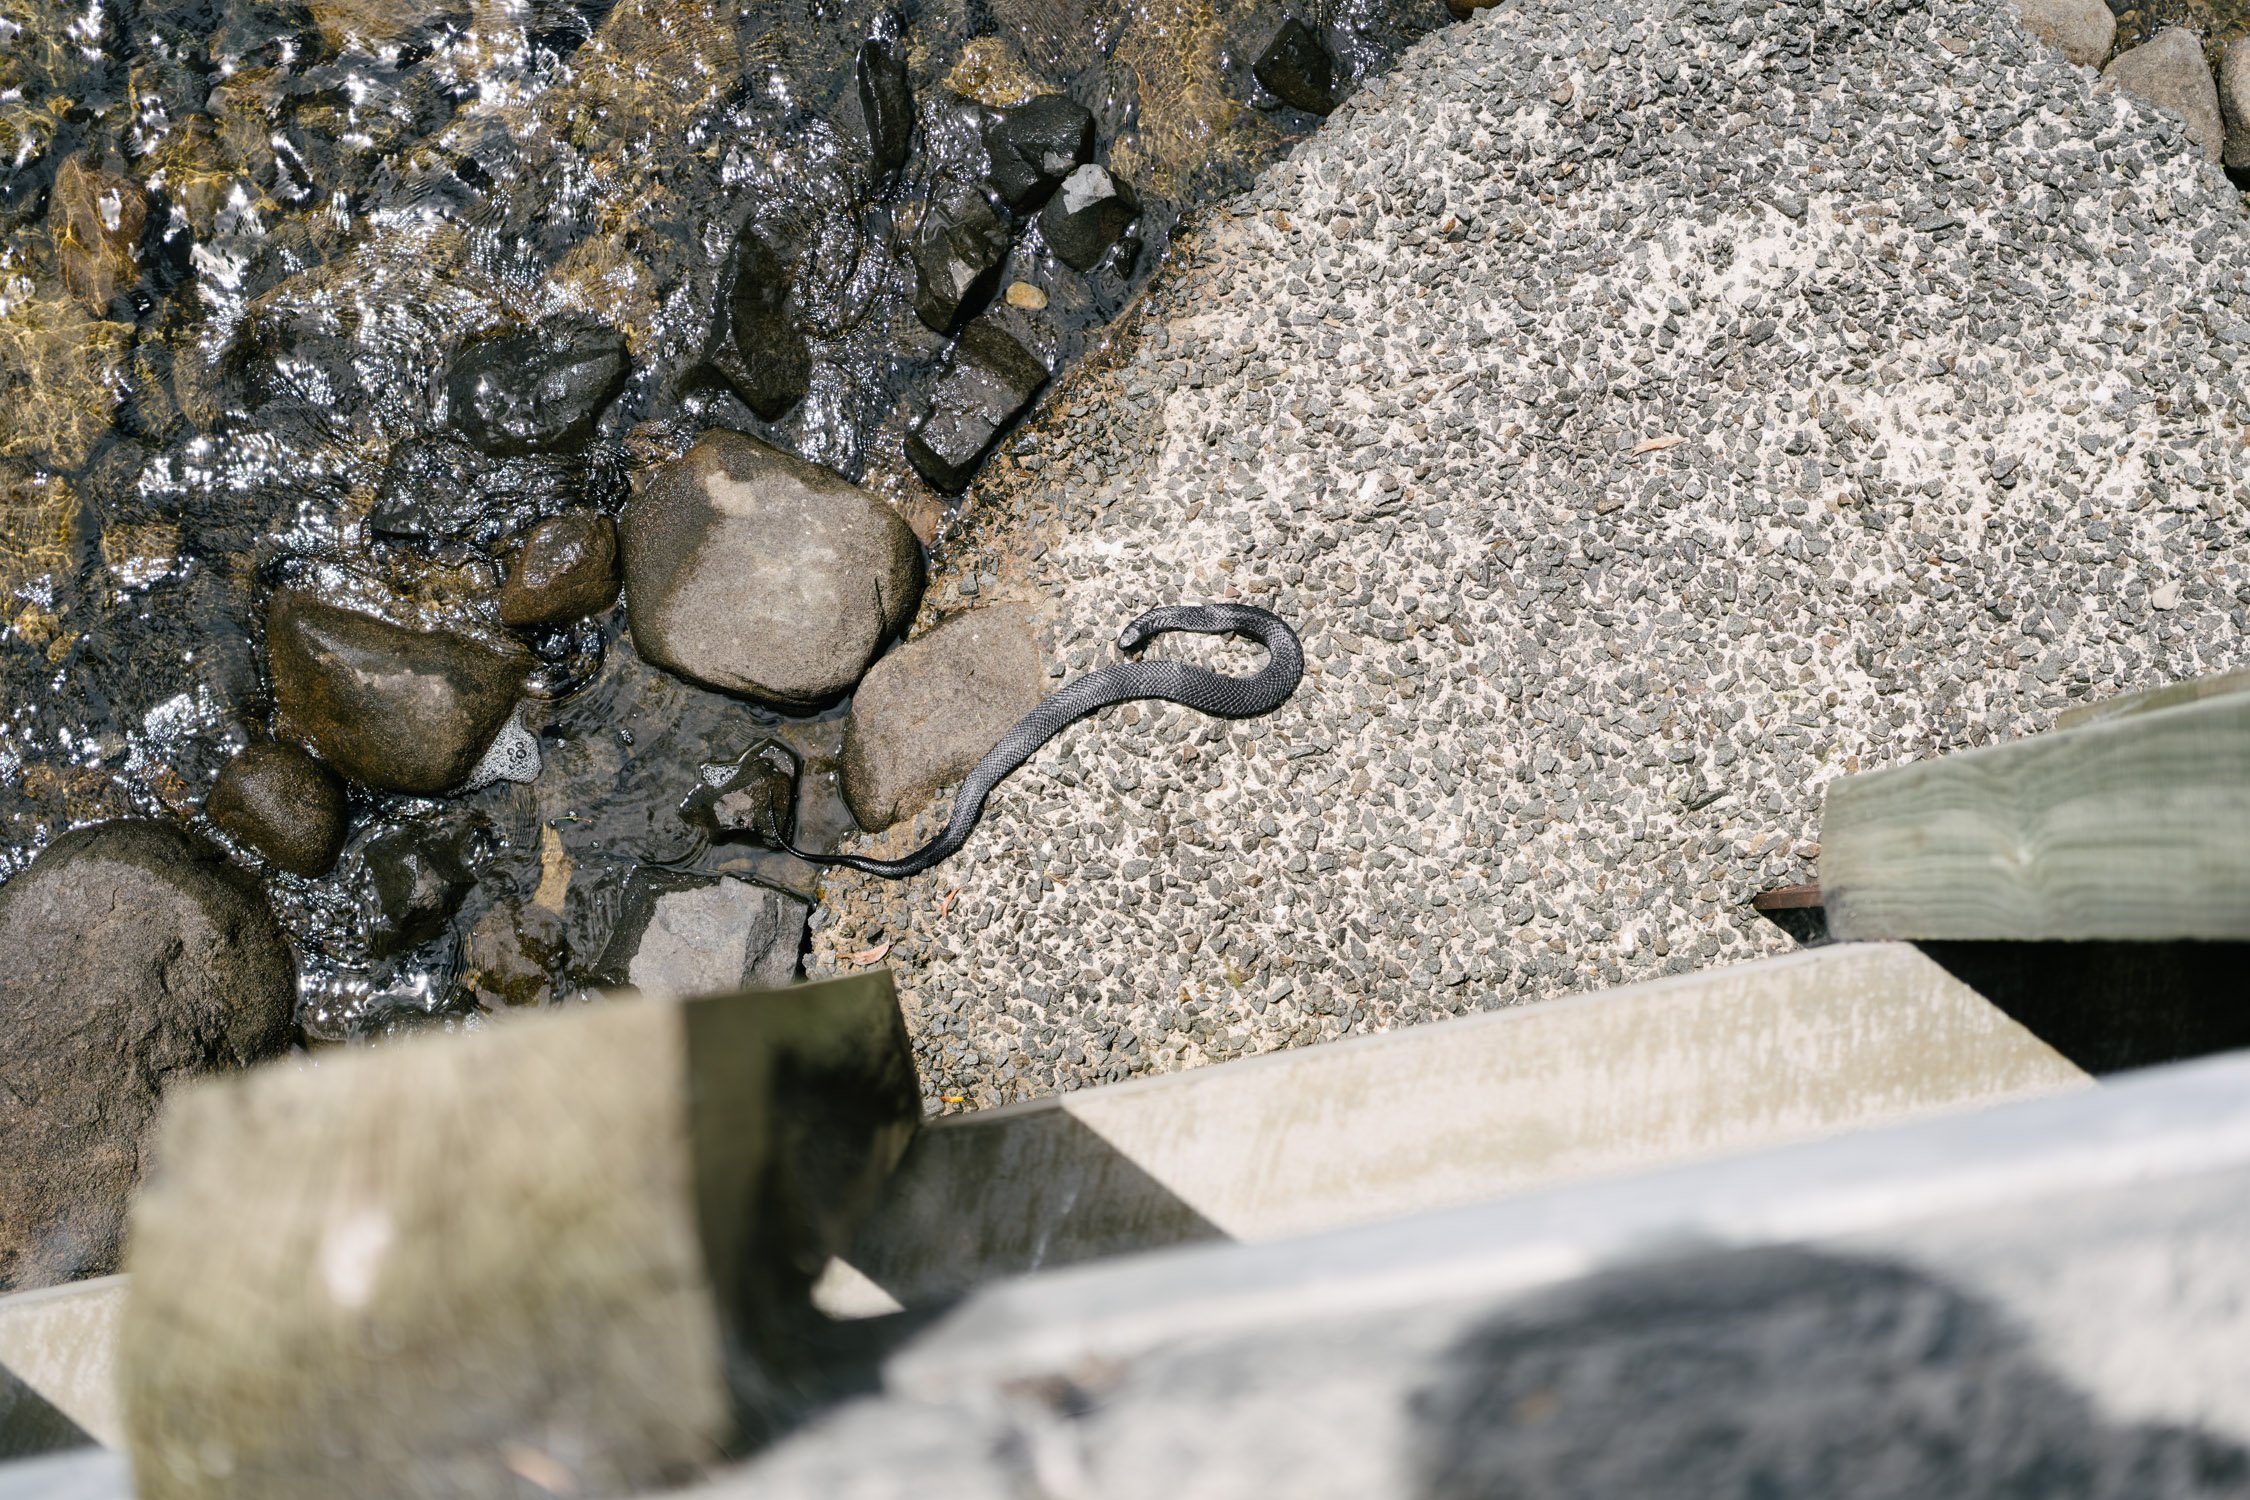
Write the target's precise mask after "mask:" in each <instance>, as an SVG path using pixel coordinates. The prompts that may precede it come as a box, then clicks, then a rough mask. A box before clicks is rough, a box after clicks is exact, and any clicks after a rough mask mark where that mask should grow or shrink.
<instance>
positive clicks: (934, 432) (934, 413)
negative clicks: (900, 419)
mask: <svg viewBox="0 0 2250 1500" xmlns="http://www.w3.org/2000/svg"><path fill="white" fill-rule="evenodd" d="M1058 201H1059V200H1058ZM1046 383H1047V367H1046V366H1044V365H1042V364H1040V363H1039V361H1038V359H1037V358H1035V357H1034V356H1033V355H1032V353H1031V351H1030V350H1028V349H1026V348H1024V346H1023V345H1022V344H1020V343H1018V342H1017V341H1016V339H1015V337H1014V335H1012V334H1010V333H1009V332H1008V331H1007V330H1006V329H1004V328H1002V327H1000V326H999V325H998V324H997V323H995V322H993V321H992V320H991V319H990V318H979V319H977V320H976V321H975V322H974V323H971V324H970V325H969V326H968V327H967V328H966V329H964V330H962V333H961V340H960V342H959V343H957V344H955V345H954V346H953V352H952V355H951V356H950V361H949V363H948V364H947V366H946V369H945V373H944V374H942V375H941V376H939V378H938V383H937V388H936V389H935V390H934V391H932V392H931V393H930V409H929V410H928V411H926V412H924V413H923V414H922V416H921V417H920V418H919V419H918V420H917V421H916V422H915V423H914V425H913V427H912V428H910V429H909V430H908V432H907V435H906V456H907V459H908V461H909V462H911V463H912V464H913V465H914V468H915V470H916V471H917V472H918V473H920V474H921V476H922V477H923V478H924V479H926V480H928V481H929V482H930V483H931V485H933V486H934V487H935V488H937V489H940V490H943V491H944V492H945V493H947V494H949V495H957V494H959V493H960V492H961V491H962V490H964V489H967V488H968V485H969V480H970V478H971V477H972V476H973V475H974V474H975V473H976V471H977V465H978V464H980V463H982V462H983V461H984V456H985V454H986V453H988V452H990V451H991V449H992V445H993V443H994V442H995V441H996V440H997V439H998V438H999V436H1000V434H1001V432H1002V431H1004V430H1005V429H1006V428H1007V426H1008V424H1009V423H1010V422H1013V421H1014V420H1015V419H1016V418H1017V417H1018V416H1020V415H1022V413H1023V410H1024V408H1025V407H1027V406H1029V405H1031V398H1032V397H1034V396H1036V395H1038V394H1039V388H1040V387H1041V386H1042V385H1045V384H1046Z"/></svg>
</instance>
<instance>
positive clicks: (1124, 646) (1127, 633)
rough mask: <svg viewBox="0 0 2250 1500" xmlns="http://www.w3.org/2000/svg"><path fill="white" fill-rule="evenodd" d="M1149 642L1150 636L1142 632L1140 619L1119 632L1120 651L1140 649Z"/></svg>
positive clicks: (1118, 646) (1118, 643)
mask: <svg viewBox="0 0 2250 1500" xmlns="http://www.w3.org/2000/svg"><path fill="white" fill-rule="evenodd" d="M1147 644H1148V637H1147V636H1145V635H1143V634H1142V633H1141V625H1140V622H1139V621H1138V620H1136V621H1134V622H1133V623H1132V624H1130V625H1128V626H1126V627H1125V628H1124V629H1123V630H1120V631H1119V632H1117V649H1118V650H1120V651H1138V650H1140V649H1141V647H1143V646H1145V645H1147Z"/></svg>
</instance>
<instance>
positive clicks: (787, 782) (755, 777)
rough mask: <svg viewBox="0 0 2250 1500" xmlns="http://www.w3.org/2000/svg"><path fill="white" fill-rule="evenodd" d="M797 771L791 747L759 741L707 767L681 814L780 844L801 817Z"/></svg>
mask: <svg viewBox="0 0 2250 1500" xmlns="http://www.w3.org/2000/svg"><path fill="white" fill-rule="evenodd" d="M876 670H877V671H880V670H881V665H880V663H878V664H877V667H876ZM797 771H798V765H797V757H796V756H795V755H794V754H792V753H791V752H790V750H789V747H788V746H786V745H784V744H782V743H781V742H780V741H779V740H760V741H758V743H756V744H755V745H752V746H751V747H750V748H749V749H748V750H745V751H743V752H742V754H741V755H739V756H737V757H735V759H734V760H732V761H723V762H719V763H717V764H714V765H707V766H705V767H703V785H701V786H699V787H697V788H696V789H695V790H694V791H693V792H690V793H689V794H688V798H687V801H685V802H684V803H682V804H681V805H680V816H681V817H683V818H686V819H687V820H688V821H689V822H690V823H693V824H695V825H697V826H698V827H700V828H701V829H703V831H704V832H706V833H708V834H709V835H710V836H711V837H712V838H714V839H754V840H756V841H757V842H759V843H762V844H767V845H774V846H778V845H779V844H780V843H781V841H782V840H783V839H785V838H787V837H789V833H790V828H791V826H792V825H793V824H794V823H795V822H796V820H797Z"/></svg>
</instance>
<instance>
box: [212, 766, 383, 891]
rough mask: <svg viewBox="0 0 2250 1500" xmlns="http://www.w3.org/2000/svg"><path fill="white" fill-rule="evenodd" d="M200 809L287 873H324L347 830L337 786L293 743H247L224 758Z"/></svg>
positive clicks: (347, 814) (347, 820) (340, 790)
mask: <svg viewBox="0 0 2250 1500" xmlns="http://www.w3.org/2000/svg"><path fill="white" fill-rule="evenodd" d="M204 811H205V812H207V813H208V814H210V817H211V821H212V822H214V823H216V824H218V825H219V831H220V832H222V833H224V834H225V835H226V836H227V837H228V838H230V839H233V840H234V841H235V842H236V843H238V844H246V845H248V846H249V847H250V848H252V849H254V850H256V851H257V852H258V853H259V854H260V855H262V856H264V857H265V858H266V859H268V860H271V861H272V862H273V863H274V864H276V865H279V866H280V867H281V868H282V869H284V870H287V871H289V872H290V873H291V874H293V875H324V874H326V873H327V872H328V870H329V868H330V867H331V866H333V865H334V864H335V863H336V856H337V855H338V854H341V853H342V852H343V849H344V835H345V834H346V833H348V832H350V830H351V817H350V811H349V809H347V808H346V807H345V805H344V788H343V786H342V785H341V784H340V783H339V782H338V781H337V780H336V778H335V777H334V776H333V775H331V774H330V772H329V770H328V768H327V767H326V766H324V765H322V764H321V763H320V762H319V761H317V760H314V759H313V758H312V757H311V756H309V755H307V754H306V753H305V752H304V751H302V750H300V749H298V748H297V747H296V746H295V745H282V744H264V745H252V746H251V747H250V748H249V749H247V750H245V751H243V752H242V753H241V754H240V755H237V756H236V757H235V758H234V759H233V760H230V761H228V762H227V768H226V769H225V770H223V771H221V772H220V773H219V781H218V785H216V786H214V787H212V788H211V800H210V801H209V802H207V803H206V804H204Z"/></svg>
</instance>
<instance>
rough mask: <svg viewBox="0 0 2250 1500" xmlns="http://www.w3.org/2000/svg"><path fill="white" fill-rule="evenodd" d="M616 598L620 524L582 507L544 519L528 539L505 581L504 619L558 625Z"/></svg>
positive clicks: (510, 622)
mask: <svg viewBox="0 0 2250 1500" xmlns="http://www.w3.org/2000/svg"><path fill="white" fill-rule="evenodd" d="M616 598H617V525H616V523H615V522H613V521H611V520H610V518H609V517H607V516H603V515H594V514H591V513H588V512H585V511H579V512H576V513H574V514H571V515H567V516H557V517H556V518H555V519H554V520H552V521H542V522H540V523H539V524H538V525H537V526H535V527H533V528H532V531H531V535H529V536H527V537H525V538H524V542H523V550H522V551H521V552H518V553H517V554H516V556H515V561H513V562H512V563H510V564H509V565H508V577H507V581H506V582H504V583H502V584H501V585H500V623H501V624H503V625H507V626H511V627H513V628H516V629H519V630H520V629H522V628H524V627H526V626H530V625H559V624H561V623H563V622H565V621H568V620H576V619H580V618H582V617H584V616H586V615H590V614H593V613H594V612H595V611H596V610H602V609H607V608H609V606H610V604H611V602H612V601H614V600H615V599H616Z"/></svg>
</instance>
